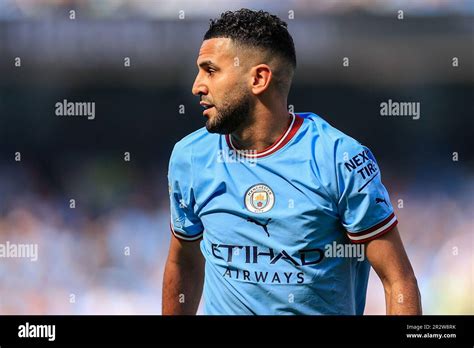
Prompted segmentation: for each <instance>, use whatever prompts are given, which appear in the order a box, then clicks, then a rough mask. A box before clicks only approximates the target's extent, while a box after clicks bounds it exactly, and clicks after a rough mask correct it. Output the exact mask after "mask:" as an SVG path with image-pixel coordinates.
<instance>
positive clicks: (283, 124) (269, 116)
mask: <svg viewBox="0 0 474 348" xmlns="http://www.w3.org/2000/svg"><path fill="white" fill-rule="evenodd" d="M285 104H286V103H285ZM290 121H291V117H290V115H289V112H288V110H287V109H286V105H281V106H280V107H278V108H274V109H269V108H267V107H265V108H260V110H255V111H254V112H253V117H251V118H250V122H249V123H248V124H246V125H243V126H242V127H240V128H239V129H237V130H236V131H235V132H233V133H232V134H231V135H230V136H231V137H232V142H233V144H234V146H235V147H236V148H238V149H239V150H252V151H257V152H261V151H263V150H265V149H266V148H268V147H269V146H271V145H273V144H274V143H275V142H276V141H277V140H278V139H279V138H280V137H281V136H282V135H283V134H284V133H285V132H286V131H287V129H288V126H289V124H290Z"/></svg>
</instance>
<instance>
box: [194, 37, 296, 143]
mask: <svg viewBox="0 0 474 348" xmlns="http://www.w3.org/2000/svg"><path fill="white" fill-rule="evenodd" d="M259 59H260V60H261V55H259V54H258V51H257V52H255V50H254V49H252V48H243V47H239V46H237V45H235V44H234V43H233V41H232V39H229V38H214V39H209V40H205V41H204V42H203V43H202V46H201V49H200V51H199V56H198V59H197V66H198V69H199V71H198V74H197V76H196V80H195V81H194V84H193V88H192V92H193V94H194V95H197V96H201V101H202V102H205V103H208V104H212V105H215V107H212V108H210V109H209V110H205V111H204V112H203V115H204V116H205V117H207V118H208V121H207V122H208V124H211V125H212V124H213V123H214V122H216V119H217V118H218V115H219V112H220V110H222V109H224V108H225V107H226V105H229V104H230V105H231V104H232V102H234V101H235V102H239V101H242V99H247V103H248V107H249V110H248V115H244V117H245V120H243V122H242V123H241V124H240V125H239V126H238V127H237V128H236V129H235V130H233V131H232V132H231V134H232V140H233V142H234V144H236V145H237V146H238V147H239V148H241V149H247V150H256V151H262V150H263V149H265V148H267V147H268V146H270V145H272V144H273V143H274V142H275V141H276V140H277V139H278V138H279V137H280V136H281V134H283V133H284V132H285V130H286V128H287V127H288V123H289V114H288V110H287V96H286V95H283V94H282V93H281V91H279V90H278V89H277V88H276V86H275V82H274V81H273V74H274V72H273V70H275V69H272V65H273V66H274V67H276V66H277V64H278V62H277V61H276V60H275V59H273V60H270V62H269V63H268V64H263V63H259ZM236 62H237V63H238V64H236ZM236 65H237V66H236Z"/></svg>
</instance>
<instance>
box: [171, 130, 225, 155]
mask: <svg viewBox="0 0 474 348" xmlns="http://www.w3.org/2000/svg"><path fill="white" fill-rule="evenodd" d="M218 137H219V135H217V134H211V133H209V132H208V131H207V129H206V127H202V128H200V129H198V130H196V131H194V132H192V133H190V134H188V135H186V136H185V137H184V138H182V139H181V140H180V141H178V142H177V143H176V144H175V145H174V148H173V151H172V153H171V158H170V163H171V164H173V163H175V164H177V163H183V162H185V163H191V162H192V158H193V156H195V155H196V154H200V153H202V151H203V150H206V149H209V147H210V145H211V144H216V142H217V138H218Z"/></svg>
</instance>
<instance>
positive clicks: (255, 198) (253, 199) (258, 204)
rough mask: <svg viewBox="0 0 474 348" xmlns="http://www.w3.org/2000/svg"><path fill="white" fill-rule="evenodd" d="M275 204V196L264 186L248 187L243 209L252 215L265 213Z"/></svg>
mask: <svg viewBox="0 0 474 348" xmlns="http://www.w3.org/2000/svg"><path fill="white" fill-rule="evenodd" d="M274 204H275V194H274V193H273V191H272V189H271V188H270V187H268V186H267V185H265V184H257V185H254V186H252V187H250V188H249V189H248V190H247V192H246V193H245V207H246V208H247V210H248V211H251V212H252V213H257V214H260V213H266V212H267V211H269V210H270V209H272V208H273V205H274Z"/></svg>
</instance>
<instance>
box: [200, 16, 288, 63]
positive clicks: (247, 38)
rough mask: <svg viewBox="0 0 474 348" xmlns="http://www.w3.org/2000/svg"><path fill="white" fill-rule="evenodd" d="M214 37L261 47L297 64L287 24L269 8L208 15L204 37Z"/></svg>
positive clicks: (205, 38) (206, 38)
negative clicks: (218, 15)
mask: <svg viewBox="0 0 474 348" xmlns="http://www.w3.org/2000/svg"><path fill="white" fill-rule="evenodd" d="M213 38H229V39H232V40H234V41H235V42H236V43H237V44H241V45H246V46H249V47H256V48H261V49H264V50H266V51H268V52H269V53H271V54H272V55H278V56H279V57H281V58H283V59H285V60H286V61H287V62H288V63H290V64H291V66H292V67H293V69H295V68H296V53H295V45H294V43H293V38H292V37H291V35H290V33H289V32H288V29H287V24H286V23H285V22H284V21H282V20H281V19H280V18H278V17H277V16H275V15H272V14H270V13H268V12H265V11H261V10H260V11H253V10H249V9H240V10H238V11H226V12H224V13H222V14H221V16H220V18H218V19H211V23H210V27H209V30H208V31H207V32H206V34H205V35H204V40H208V39H213Z"/></svg>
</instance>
